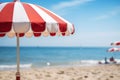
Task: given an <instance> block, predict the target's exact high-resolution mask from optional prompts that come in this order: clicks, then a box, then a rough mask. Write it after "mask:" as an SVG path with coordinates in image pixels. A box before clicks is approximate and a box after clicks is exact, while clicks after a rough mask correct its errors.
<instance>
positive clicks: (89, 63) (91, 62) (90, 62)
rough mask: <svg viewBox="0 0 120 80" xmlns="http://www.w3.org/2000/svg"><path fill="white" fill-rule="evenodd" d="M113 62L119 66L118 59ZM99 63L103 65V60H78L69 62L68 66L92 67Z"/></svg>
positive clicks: (119, 60)
mask: <svg viewBox="0 0 120 80" xmlns="http://www.w3.org/2000/svg"><path fill="white" fill-rule="evenodd" d="M115 61H116V62H117V64H120V59H115ZM99 62H101V63H105V60H80V61H75V62H70V64H72V65H80V66H92V65H98V64H99ZM108 62H109V60H108Z"/></svg>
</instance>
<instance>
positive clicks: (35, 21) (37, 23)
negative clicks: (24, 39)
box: [23, 3, 45, 32]
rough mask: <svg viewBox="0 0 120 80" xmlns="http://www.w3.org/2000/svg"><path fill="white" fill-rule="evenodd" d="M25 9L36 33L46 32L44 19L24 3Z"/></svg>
mask: <svg viewBox="0 0 120 80" xmlns="http://www.w3.org/2000/svg"><path fill="white" fill-rule="evenodd" d="M23 6H24V9H25V11H26V13H27V15H28V17H29V20H30V22H31V26H32V30H33V31H34V32H43V31H44V30H45V21H44V20H43V19H42V17H41V16H40V15H39V14H38V13H37V12H36V11H35V10H34V9H33V8H32V7H31V6H30V5H28V4H25V3H23Z"/></svg>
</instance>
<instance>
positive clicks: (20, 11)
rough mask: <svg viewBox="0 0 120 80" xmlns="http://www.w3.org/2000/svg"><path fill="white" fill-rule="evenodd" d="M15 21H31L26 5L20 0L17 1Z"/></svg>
mask: <svg viewBox="0 0 120 80" xmlns="http://www.w3.org/2000/svg"><path fill="white" fill-rule="evenodd" d="M13 22H29V19H28V17H27V14H26V12H25V10H24V7H23V6H22V5H21V3H20V2H15V6H14V15H13Z"/></svg>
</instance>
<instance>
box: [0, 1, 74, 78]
mask: <svg viewBox="0 0 120 80" xmlns="http://www.w3.org/2000/svg"><path fill="white" fill-rule="evenodd" d="M33 1H34V0H33ZM73 33H74V26H73V24H71V23H70V22H68V21H67V20H65V19H63V18H62V17H60V16H58V15H56V14H55V13H53V12H51V11H49V10H48V9H45V8H43V7H41V6H38V5H34V4H30V3H23V2H20V0H14V2H5V3H1V4H0V37H4V36H5V35H6V36H8V37H10V38H12V37H16V38H17V72H16V80H20V49H19V38H20V37H23V36H26V37H32V36H35V37H40V36H56V35H58V36H69V35H70V34H73ZM48 41H49V40H48Z"/></svg>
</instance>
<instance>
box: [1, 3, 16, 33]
mask: <svg viewBox="0 0 120 80" xmlns="http://www.w3.org/2000/svg"><path fill="white" fill-rule="evenodd" d="M13 9H14V3H12V2H11V3H8V4H7V5H6V6H5V7H4V8H3V9H2V11H1V12H0V32H9V31H10V30H11V26H12V17H13Z"/></svg>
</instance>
